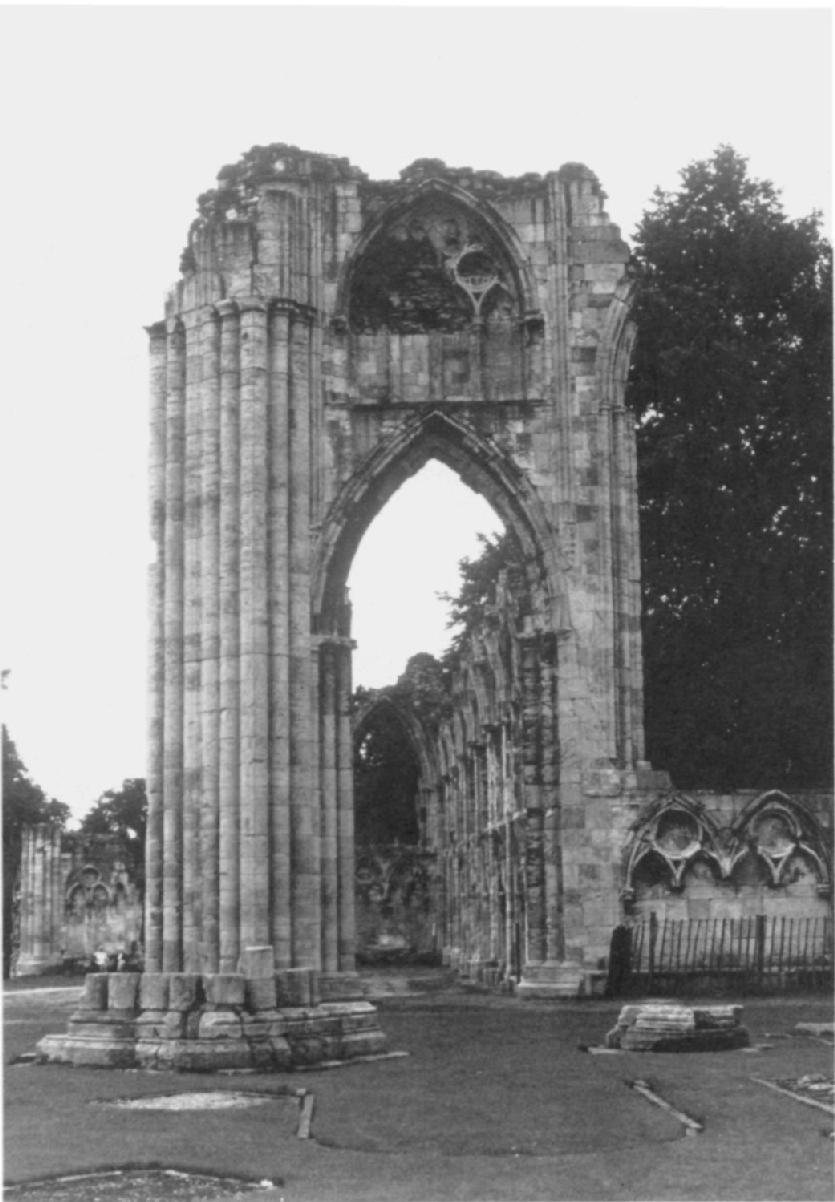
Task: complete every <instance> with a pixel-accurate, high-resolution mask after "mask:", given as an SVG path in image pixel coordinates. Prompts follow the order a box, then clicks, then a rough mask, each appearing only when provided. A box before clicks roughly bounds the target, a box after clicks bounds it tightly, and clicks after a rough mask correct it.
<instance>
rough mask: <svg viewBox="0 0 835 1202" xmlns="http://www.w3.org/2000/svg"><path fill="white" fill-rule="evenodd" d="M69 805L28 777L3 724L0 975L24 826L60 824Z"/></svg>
mask: <svg viewBox="0 0 835 1202" xmlns="http://www.w3.org/2000/svg"><path fill="white" fill-rule="evenodd" d="M69 816H70V810H69V806H66V805H64V804H63V802H60V801H56V800H55V799H54V798H47V796H46V794H45V793H44V791H43V789H42V788H41V787H40V785H36V784H35V783H34V781H33V780H32V779H31V777H30V775H29V772H28V770H27V768H26V765H25V764H24V763H23V761H22V760H21V758H20V756H19V754H18V751H17V747H16V746H15V744H14V741H13V739H12V738H11V737H10V735H9V732H8V731H7V730H6V727H5V726H3V976H4V977H8V975H9V966H10V963H11V954H12V933H13V925H14V913H13V905H14V889H15V884H16V881H17V877H18V872H19V870H20V853H21V846H22V832H23V828H24V827H25V826H32V825H35V824H36V823H39V822H50V823H54V824H56V825H57V826H60V827H63V826H64V825H65V824H66V822H67V819H68V818H69Z"/></svg>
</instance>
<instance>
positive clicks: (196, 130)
mask: <svg viewBox="0 0 835 1202" xmlns="http://www.w3.org/2000/svg"><path fill="white" fill-rule="evenodd" d="M830 60H831V28H830V13H829V6H828V5H827V6H821V7H817V8H807V9H803V10H797V9H788V8H784V9H767V8H743V9H734V10H731V9H723V8H713V9H693V8H674V7H663V8H658V7H656V8H641V9H636V8H600V7H592V6H585V7H583V8H564V7H536V8H521V7H515V8H492V7H464V8H457V9H453V8H449V7H436V8H411V9H407V8H398V7H383V8H381V7H373V8H351V7H338V8H324V7H313V6H306V7H303V8H287V7H279V6H270V7H256V8H244V7H236V8H228V7H203V6H195V7H183V8H174V7H159V8H148V7H137V8H122V7H79V8H74V7H58V8H47V7H37V6H27V7H18V8H14V7H5V8H0V105H2V112H3V185H2V188H0V217H2V222H3V230H4V239H3V251H2V265H3V279H2V289H0V331H2V346H3V351H2V359H0V372H2V390H1V392H0V395H2V440H1V441H0V448H1V449H0V490H2V491H1V492H0V504H2V509H1V510H0V512H2V537H3V541H2V560H3V569H4V570H3V585H2V589H0V667H3V668H8V669H11V675H10V678H9V688H8V689H7V691H6V692H4V693H2V694H0V696H2V700H3V706H4V711H5V721H6V722H7V724H8V726H9V729H10V732H11V734H12V737H13V738H14V739H15V741H16V743H17V745H18V749H19V751H20V753H21V756H22V758H23V760H24V761H25V763H26V764H27V766H28V768H29V770H30V772H31V775H32V776H33V778H34V779H35V780H36V781H37V782H38V783H39V784H41V785H42V787H43V788H44V789H45V790H46V791H47V792H48V793H49V794H51V795H54V796H56V797H58V798H59V799H60V800H63V801H66V802H67V803H68V804H70V805H71V806H72V807H73V809H74V810H75V812H76V813H78V814H81V813H83V812H84V811H85V810H86V809H87V808H88V807H89V805H90V804H91V803H92V802H93V801H94V800H95V798H96V797H97V796H98V795H99V794H100V793H101V792H102V791H103V790H105V789H107V788H110V787H113V786H118V784H119V783H120V782H121V780H122V779H123V778H124V777H127V776H141V775H144V772H145V758H144V754H145V753H144V734H145V729H144V726H145V719H144V707H145V595H146V583H145V580H146V564H147V562H148V559H149V543H148V537H147V521H146V479H145V456H146V445H147V339H146V335H145V333H144V330H143V327H144V326H145V325H147V324H149V323H151V322H153V321H156V320H157V319H158V318H159V317H160V316H161V315H162V302H163V295H164V292H165V290H166V288H167V287H168V286H169V285H170V284H171V283H172V282H173V280H174V279H175V277H176V273H177V264H178V261H179V255H180V251H181V249H182V247H183V245H184V243H185V237H186V232H187V229H188V226H189V224H190V222H191V220H192V218H193V217H194V215H195V201H196V198H197V196H198V194H199V193H200V192H202V191H204V190H206V189H207V188H209V187H212V186H213V184H214V179H215V176H216V173H217V171H218V169H219V168H220V167H221V166H222V165H223V164H225V163H228V162H231V161H234V160H235V159H237V158H238V157H239V156H240V154H241V153H242V152H243V151H245V150H246V149H248V148H249V147H250V146H251V145H254V144H256V143H269V142H290V143H295V144H297V145H300V146H302V147H304V148H306V149H308V150H314V151H321V152H325V153H332V154H338V155H343V156H346V157H348V158H350V159H351V161H352V162H353V163H355V164H356V165H357V166H359V167H360V168H361V169H362V170H364V171H365V172H367V173H368V174H369V175H370V176H371V177H372V178H379V179H386V178H396V177H397V175H398V173H399V172H400V171H401V170H402V169H403V168H404V167H406V166H407V165H408V164H409V163H411V162H412V161H414V160H415V159H417V158H422V157H431V158H440V159H444V160H445V161H446V162H447V163H448V164H450V165H452V166H463V165H467V166H471V167H473V168H477V169H490V170H494V171H500V172H502V173H503V174H505V175H517V174H523V173H525V172H529V171H538V172H545V171H549V170H553V169H555V168H557V167H559V166H560V165H561V164H562V163H564V162H569V161H577V160H579V161H581V162H585V163H586V164H587V165H588V166H589V167H591V168H592V170H594V171H595V172H596V173H597V175H598V177H599V178H600V180H601V183H602V185H603V188H604V190H605V191H606V192H607V193H608V196H609V200H608V209H609V212H610V214H611V217H612V219H613V220H614V221H616V222H617V223H619V224H620V225H621V228H622V230H623V233H624V236H626V237H627V238H628V237H629V236H630V235H631V234H632V232H633V230H634V227H635V225H636V223H637V222H638V220H639V218H640V215H641V212H642V211H643V209H644V208H645V207H646V206H647V204H648V202H649V201H650V198H651V195H652V192H653V190H654V189H655V188H656V187H657V186H659V185H660V186H661V187H662V188H665V189H671V188H674V187H675V186H676V185H677V182H678V173H679V171H680V169H681V168H682V167H684V166H685V165H686V164H687V163H689V162H691V161H693V160H694V159H699V158H706V157H709V156H710V155H711V153H712V152H713V151H714V150H715V149H716V147H717V146H718V145H719V144H720V143H723V142H727V143H730V144H731V145H733V146H734V147H735V149H736V150H737V151H739V152H740V153H742V154H744V155H746V156H748V158H749V160H750V170H751V172H752V173H753V174H754V175H756V176H759V177H764V178H768V179H771V180H772V181H773V182H774V183H775V184H776V185H777V186H778V187H779V188H781V189H782V192H783V201H784V204H785V207H786V209H787V211H788V213H789V214H790V215H791V216H803V215H806V214H807V213H809V212H810V211H811V210H812V209H813V208H817V209H821V210H823V211H824V212H825V216H826V219H827V228H829V227H828V221H829V216H830V195H831V191H830V189H831V184H830V172H831V157H830V147H831V141H832V130H831V113H832V107H831V94H830V89H831V62H830ZM445 476H446V471H445V469H444V470H443V471H440V472H435V475H434V477H433V478H432V479H431V481H430V484H429V488H428V491H427V490H424V491H423V492H422V493H421V491H420V486H419V482H418V481H417V480H414V481H411V482H410V483H409V484H407V485H405V486H404V488H403V489H402V490H401V493H400V494H398V495H397V496H396V497H395V498H393V499H392V501H391V502H390V504H389V507H388V508H387V509H386V510H384V512H383V513H382V514H381V515H380V517H379V519H378V521H377V523H376V524H375V526H374V527H372V529H371V531H370V532H369V535H368V536H367V537H366V539H365V541H364V542H363V544H362V546H361V547H360V551H359V553H358V555H357V559H356V561H355V565H354V572H353V575H352V580H351V584H352V595H353V600H354V608H355V635H356V637H357V639H358V642H359V650H358V652H357V655H356V657H355V680H356V681H357V682H359V683H366V684H372V685H373V684H381V683H385V682H386V681H388V680H392V679H394V678H396V676H397V675H398V673H399V672H400V671H401V670H402V668H403V665H404V663H405V660H406V658H407V657H408V655H409V654H411V653H413V652H415V651H418V650H430V651H433V652H438V651H439V650H440V649H441V647H442V645H443V641H444V616H443V612H442V611H436V610H434V609H433V595H434V592H435V591H436V590H438V589H451V588H454V587H455V571H454V569H455V564H456V562H457V560H458V559H459V558H460V557H461V556H462V555H464V554H472V553H473V551H474V549H475V544H474V541H473V537H474V531H475V529H486V528H487V526H488V524H489V523H490V522H491V521H494V519H492V515H491V513H490V511H489V510H488V509H487V508H486V506H485V505H484V503H483V502H481V501H479V500H478V499H477V498H472V494H469V496H470V497H471V498H472V503H471V504H470V503H469V502H467V501H466V500H465V498H466V494H464V493H462V492H460V491H455V490H453V491H452V492H450V491H449V489H448V488H447V486H446V484H445ZM410 494H411V497H410ZM407 523H409V524H407ZM418 551H432V552H433V553H437V555H438V556H440V557H441V558H443V560H444V564H445V566H442V567H438V568H435V569H433V568H432V567H431V565H429V564H427V563H424V562H423V561H422V560H420V561H419V560H418V554H417V553H418ZM410 569H412V571H413V572H414V573H416V576H417V583H414V582H413V581H412V579H411V577H410V576H409V570H410ZM397 584H400V585H401V586H405V588H406V592H405V595H400V596H399V597H398V596H397V595H396V594H395V593H391V592H389V591H387V589H388V586H390V585H391V586H395V585H397ZM418 586H422V587H423V589H424V591H423V592H420V591H419V587H418ZM372 653H373V654H372Z"/></svg>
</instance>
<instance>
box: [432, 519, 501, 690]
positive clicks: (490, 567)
mask: <svg viewBox="0 0 835 1202" xmlns="http://www.w3.org/2000/svg"><path fill="white" fill-rule="evenodd" d="M476 537H477V538H478V541H479V543H480V544H481V551H480V552H479V554H478V555H477V556H476V557H475V559H470V558H468V557H465V558H464V559H461V560H459V563H458V570H459V574H460V586H459V589H458V592H457V593H455V594H452V593H440V594H439V596H440V598H441V600H442V601H445V602H446V603H447V604H448V606H449V620H448V622H447V626H448V627H449V629H451V630H452V631H453V635H452V639H451V641H450V645H449V649H448V651H447V652H446V654H445V656H444V665H445V666H446V667H449V666H451V663H452V661H453V660H454V659H455V657H456V656H457V655H458V654H459V653H460V652H461V650H462V648H463V646H464V644H465V642H466V638H467V635H468V634H469V632H470V631H471V630H473V629H474V628H475V627H476V626H478V625H479V623H480V622H481V621H482V619H483V618H484V615H485V613H486V611H487V609H488V607H489V606H490V604H491V603H492V601H493V597H494V594H495V588H496V578H497V576H498V574H499V572H501V571H508V572H509V573H510V574H511V575H512V576H513V575H518V573H519V572H520V570H521V561H520V557H519V550H518V547H517V544H516V541H515V539H514V538H513V536H512V535H511V534H509V533H508V532H507V531H506V530H505V531H502V533H501V534H478V535H477V536H476ZM519 579H521V577H519Z"/></svg>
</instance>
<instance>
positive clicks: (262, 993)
mask: <svg viewBox="0 0 835 1202" xmlns="http://www.w3.org/2000/svg"><path fill="white" fill-rule="evenodd" d="M244 997H245V1001H246V1008H247V1010H250V1011H252V1012H256V1011H259V1010H272V1009H274V1007H275V1003H276V988H275V977H274V976H272V974H271V975H270V976H268V977H258V978H254V979H250V978H249V977H247V978H246V982H245V988H244Z"/></svg>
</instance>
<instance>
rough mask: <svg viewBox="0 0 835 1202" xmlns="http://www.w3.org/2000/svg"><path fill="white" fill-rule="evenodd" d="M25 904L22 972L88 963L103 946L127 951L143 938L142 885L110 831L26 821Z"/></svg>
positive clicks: (18, 965)
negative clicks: (84, 833)
mask: <svg viewBox="0 0 835 1202" xmlns="http://www.w3.org/2000/svg"><path fill="white" fill-rule="evenodd" d="M17 904H18V915H19V917H18V922H17V924H16V927H17V932H16V937H17V948H16V954H15V957H14V971H15V974H16V975H18V976H27V975H29V974H35V973H42V972H47V971H49V970H54V969H56V968H61V967H62V965H65V964H67V963H68V962H73V963H74V964H78V963H81V962H83V963H85V964H87V963H89V961H90V960H91V957H92V956H93V954H94V952H96V951H98V950H102V951H104V952H105V953H106V954H108V955H109V956H112V957H115V955H116V954H117V953H118V952H120V951H121V952H123V953H125V954H127V953H128V952H129V951H130V950H131V948H132V947H135V946H136V945H138V944H140V943H141V940H142V908H143V904H144V897H143V895H142V890H141V889H140V888H139V887H138V884H137V882H136V881H134V880H132V879H131V877H130V874H129V872H128V870H127V868H126V865H125V860H124V854H123V852H122V850H121V848H120V847H119V844H118V840H114V839H110V838H108V837H104V836H93V837H91V838H86V839H82V838H81V837H80V836H78V835H76V834H73V833H72V832H70V833H62V832H61V831H60V830H59V829H58V828H57V827H53V826H50V825H49V824H47V823H39V824H37V825H36V826H29V827H25V828H24V831H23V840H22V851H21V865H20V889H19V896H18V903H17Z"/></svg>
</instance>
